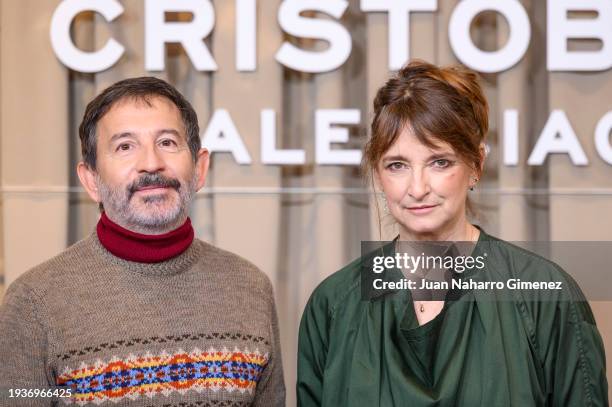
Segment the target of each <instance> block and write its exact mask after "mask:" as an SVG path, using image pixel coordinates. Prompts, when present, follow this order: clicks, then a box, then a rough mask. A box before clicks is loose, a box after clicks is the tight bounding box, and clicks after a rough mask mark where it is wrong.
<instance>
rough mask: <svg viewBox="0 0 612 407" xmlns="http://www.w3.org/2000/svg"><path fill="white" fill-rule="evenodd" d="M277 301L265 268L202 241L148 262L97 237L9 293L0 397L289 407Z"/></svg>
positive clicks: (0, 329)
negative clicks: (117, 252) (12, 391)
mask: <svg viewBox="0 0 612 407" xmlns="http://www.w3.org/2000/svg"><path fill="white" fill-rule="evenodd" d="M273 298H274V297H273V293H272V287H271V284H270V281H269V279H268V278H267V277H266V276H265V275H264V274H263V273H262V272H261V271H259V270H258V269H257V268H256V267H255V266H253V265H252V264H251V263H249V262H247V261H246V260H244V259H242V258H240V257H238V256H236V255H234V254H231V253H228V252H226V251H223V250H221V249H219V248H216V247H214V246H211V245H209V244H207V243H205V242H202V241H201V240H198V239H195V240H194V241H193V243H192V244H191V246H189V248H188V249H187V250H185V251H184V252H183V253H182V254H180V255H179V256H176V257H174V258H172V259H170V260H167V261H163V262H159V263H151V264H147V263H137V262H132V261H127V260H124V259H121V258H119V257H116V256H114V255H113V254H111V253H110V252H109V251H108V250H107V249H105V248H104V246H102V245H101V243H100V241H99V240H98V237H97V235H96V234H95V233H94V234H92V235H91V236H89V237H88V238H87V239H85V240H82V241H80V242H78V243H76V244H75V245H73V246H71V247H70V248H68V249H67V250H66V251H64V252H63V253H61V254H60V255H58V256H57V257H54V258H53V259H51V260H48V261H47V262H45V263H43V264H41V265H39V266H37V267H35V268H34V269H32V270H30V271H28V272H26V273H25V274H24V275H23V276H21V277H20V278H19V279H18V280H16V281H15V282H14V283H13V284H11V286H10V287H9V288H8V290H7V293H6V296H5V298H4V302H3V304H2V306H0V361H1V363H0V389H2V388H5V389H6V388H41V387H45V386H50V385H52V386H55V385H59V386H69V387H70V388H72V397H70V398H69V399H63V400H62V401H60V405H62V404H69V405H81V406H84V405H101V406H111V405H112V406H117V405H129V406H151V407H153V406H166V407H170V406H228V407H229V406H279V407H280V406H284V400H285V389H284V383H283V376H282V363H281V357H280V345H279V335H278V324H277V317H276V310H275V306H274V299H273ZM5 396H6V395H5ZM13 401H15V400H11V401H9V402H11V403H12V402H13ZM3 403H6V399H3V400H0V405H5V404H3ZM21 403H24V404H21V405H32V406H37V405H45V406H49V405H50V401H49V399H29V400H27V401H25V400H21ZM6 405H13V404H6Z"/></svg>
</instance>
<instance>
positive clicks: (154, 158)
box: [137, 144, 165, 173]
mask: <svg viewBox="0 0 612 407" xmlns="http://www.w3.org/2000/svg"><path fill="white" fill-rule="evenodd" d="M164 167H165V163H164V159H163V156H162V153H161V151H159V149H158V148H157V146H156V145H155V144H151V145H146V146H143V148H141V150H140V154H139V156H138V163H137V170H138V172H150V173H153V172H157V171H160V170H163V169H164Z"/></svg>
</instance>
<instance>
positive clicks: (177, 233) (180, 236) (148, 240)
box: [96, 212, 194, 263]
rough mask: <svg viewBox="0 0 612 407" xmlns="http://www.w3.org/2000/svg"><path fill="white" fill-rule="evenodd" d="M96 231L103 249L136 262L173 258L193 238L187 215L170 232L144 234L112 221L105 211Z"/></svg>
mask: <svg viewBox="0 0 612 407" xmlns="http://www.w3.org/2000/svg"><path fill="white" fill-rule="evenodd" d="M96 232H97V234H98V239H99V240H100V243H102V246H104V247H105V248H106V250H108V251H109V252H111V253H112V254H114V255H115V256H117V257H121V258H122V259H125V260H130V261H136V262H140V263H158V262H160V261H165V260H168V259H171V258H172V257H176V256H178V255H179V254H181V253H183V252H184V251H185V250H187V248H188V247H189V246H190V245H191V242H193V237H194V232H193V227H192V226H191V220H190V219H189V218H187V220H186V221H185V223H183V225H182V226H180V227H178V228H177V229H175V230H172V231H170V232H167V233H163V234H161V235H145V234H142V233H136V232H132V231H131V230H128V229H126V228H124V227H122V226H120V225H118V224H116V223H115V222H113V221H112V220H110V219H109V218H108V216H106V212H102V216H100V220H99V221H98V225H97V226H96Z"/></svg>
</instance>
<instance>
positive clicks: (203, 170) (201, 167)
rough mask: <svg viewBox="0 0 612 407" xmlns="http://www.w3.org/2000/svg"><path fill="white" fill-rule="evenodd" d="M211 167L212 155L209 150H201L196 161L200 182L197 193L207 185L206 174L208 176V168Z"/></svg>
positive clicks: (197, 185)
mask: <svg viewBox="0 0 612 407" xmlns="http://www.w3.org/2000/svg"><path fill="white" fill-rule="evenodd" d="M209 165H210V153H209V152H208V150H207V149H205V148H201V149H200V150H199V151H198V159H197V160H196V174H197V177H198V182H197V184H196V191H199V190H200V189H201V188H202V187H203V186H204V184H205V183H206V174H208V167H209Z"/></svg>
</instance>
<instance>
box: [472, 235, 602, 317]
mask: <svg viewBox="0 0 612 407" xmlns="http://www.w3.org/2000/svg"><path fill="white" fill-rule="evenodd" d="M484 241H485V242H484V243H485V244H484V245H483V251H484V252H485V253H486V254H487V260H486V263H487V264H488V267H487V270H488V272H489V273H490V274H491V277H490V278H491V279H495V280H503V281H505V282H506V284H508V282H511V285H509V287H508V285H507V288H510V289H511V291H512V292H513V293H514V294H515V295H517V296H519V297H520V300H521V301H520V302H522V303H523V304H525V306H526V307H527V308H529V309H532V308H537V309H538V310H543V309H547V308H549V309H551V310H553V309H554V310H559V309H568V310H572V313H574V317H576V318H577V319H578V320H582V321H586V322H589V323H594V320H593V316H592V313H591V310H590V308H589V306H588V302H587V299H586V297H585V295H584V293H583V291H582V290H581V288H580V286H579V284H578V283H577V282H576V280H575V279H574V277H572V274H571V270H570V272H568V271H567V270H565V269H564V268H563V267H561V266H560V265H559V264H557V263H556V262H554V261H553V260H550V259H548V258H546V257H544V256H543V255H540V254H538V253H536V252H534V251H532V250H529V249H528V248H526V247H522V246H519V245H518V243H517V244H515V243H511V242H508V241H505V240H502V239H499V238H497V237H494V236H491V235H486V236H485V239H484ZM544 243H545V242H542V243H541V244H538V246H540V245H541V246H542V247H543V246H544ZM527 246H529V245H527ZM574 272H576V271H575V270H574ZM536 304H539V305H536Z"/></svg>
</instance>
